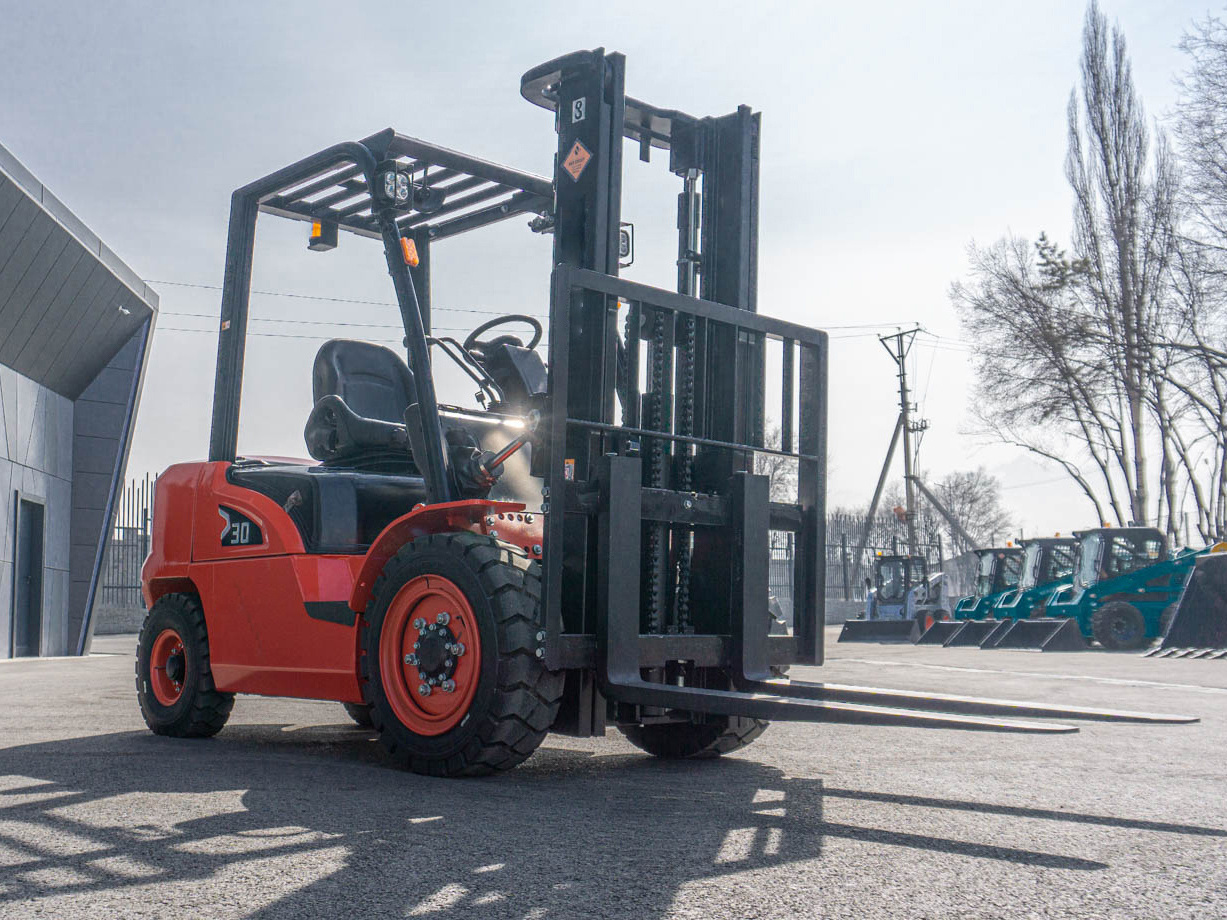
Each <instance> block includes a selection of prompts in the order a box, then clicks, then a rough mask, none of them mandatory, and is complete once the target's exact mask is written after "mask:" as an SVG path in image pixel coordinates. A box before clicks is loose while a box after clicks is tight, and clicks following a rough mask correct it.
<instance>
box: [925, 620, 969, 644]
mask: <svg viewBox="0 0 1227 920" xmlns="http://www.w3.org/2000/svg"><path fill="white" fill-rule="evenodd" d="M973 622H975V621H974V620H934V621H933V625H932V626H930V627H929V628H928V629H926V630H925V631H924V632H923V633H921V634H920V636H919V637H917V639H916V644H917V645H949V644H950V640H951V639H952V638H953V637H954V636H956V635H958V634H959V633H960V632H962V631H963V627H965V626H967V625H968V624H969V623H973Z"/></svg>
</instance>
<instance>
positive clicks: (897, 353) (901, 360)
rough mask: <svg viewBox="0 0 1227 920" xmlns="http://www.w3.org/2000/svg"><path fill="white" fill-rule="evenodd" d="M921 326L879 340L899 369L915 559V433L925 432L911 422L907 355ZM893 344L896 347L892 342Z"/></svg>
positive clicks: (901, 424) (909, 531)
mask: <svg viewBox="0 0 1227 920" xmlns="http://www.w3.org/2000/svg"><path fill="white" fill-rule="evenodd" d="M919 331H920V327H919V326H916V327H914V328H912V329H908V330H907V331H906V332H904V331H900V332H896V333H895V334H894V335H883V336H879V337H878V341H880V342H881V343H882V347H883V348H885V349H886V351H887V354H889V355H890V356H891V358H893V359H894V361H895V364H896V365H897V366H898V368H899V427H900V428H901V429H902V430H903V491H904V494H905V495H906V496H907V551H908V555H910V556H915V555H917V552H916V486H915V484H914V483H913V480H912V460H913V454H912V434H913V433H914V432H915V433H919V432H921V431H923V430H924V429H925V427H926V426H925V423H924V422H923V421H922V422H920V423H918V424H914V423H913V422H912V420H911V411H912V405H911V401H910V400H909V398H908V395H909V394H908V389H907V355H908V352H909V351H911V350H912V342H913V340H914V339H915V338H916V333H917V332H919ZM892 340H893V341H894V348H893V349H892V348H891V345H890V342H891V341H892Z"/></svg>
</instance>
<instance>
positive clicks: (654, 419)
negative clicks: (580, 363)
mask: <svg viewBox="0 0 1227 920" xmlns="http://www.w3.org/2000/svg"><path fill="white" fill-rule="evenodd" d="M648 353H649V360H650V361H651V368H650V379H649V382H648V394H649V395H648V403H649V407H648V423H647V424H646V425H645V426H644V427H645V428H647V429H649V430H651V431H664V430H665V418H664V407H665V317H664V312H663V311H661V310H655V311H653V320H652V338H651V347H650V348H649V349H648ZM648 441H649V443H648V444H647V445H646V446H647V448H648V482H649V483H650V484H651V486H652V487H653V488H656V489H662V488H664V485H665V444H664V441H663V440H662V439H660V438H650V439H648ZM666 552H667V532H666V530H665V525H664V524H657V523H653V524H651V525H649V527H648V577H647V588H648V598H647V600H648V629H649V631H650V632H653V633H659V632H662V631H663V630H662V627H663V625H664V624H663V612H664V598H663V594H664V585H663V584H662V582H661V572H662V570H663V569H664V567H665V566H664V560H665V554H666Z"/></svg>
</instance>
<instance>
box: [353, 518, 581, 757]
mask: <svg viewBox="0 0 1227 920" xmlns="http://www.w3.org/2000/svg"><path fill="white" fill-rule="evenodd" d="M542 629H543V627H542V616H541V570H540V566H539V565H538V564H537V563H536V562H534V561H533V560H531V559H529V558H528V556H527V555H526V554H525V553H524V552H523V551H521V550H518V549H516V548H514V547H511V546H508V545H506V544H502V543H499V542H498V541H497V540H495V539H494V538H492V537H487V536H482V535H479V534H473V533H467V532H466V533H445V534H433V535H431V536H427V537H420V538H418V539H416V540H414V541H412V542H410V543H407V544H406V545H405V546H403V547H401V549H400V551H399V552H397V554H396V555H395V556H393V557H392V558H391V559H390V560H388V562H387V564H386V565H385V566H384V569H383V573H382V574H381V575H380V577H379V579H378V581H376V583H375V587H374V591H373V593H372V599H371V602H370V604H369V605H368V607H367V610H366V614H365V616H364V625H363V629H362V631H361V649H360V668H361V675H362V681H363V698H364V699H365V701H366V704H367V705H368V706H369V707H370V713H371V721H372V723H373V724H374V728H375V729H376V731H378V732H379V739H380V741H381V743H382V744H383V745H384V747H385V748H386V749H387V750H388V751H389V753H391V754H392V756H393V758H394V759H395V760H396V761H397V762H398V763H400V764H402V765H404V766H407V767H408V768H409V769H411V770H413V771H414V772H416V773H424V774H427V775H431V776H477V775H482V774H487V773H492V772H495V771H497V770H507V769H510V768H511V767H514V766H516V765H517V764H519V763H521V762H522V761H524V760H525V759H527V758H528V757H529V756H530V755H531V754H532V753H533V752H534V751H535V750H536V749H537V747H538V746H539V745H540V744H541V742H542V741H543V740H544V739H545V736H546V734H547V733H548V732H549V729H550V726H551V725H552V724H553V722H554V717H555V716H556V715H557V714H558V706H559V703H560V701H561V699H562V690H563V675H562V673H561V672H556V671H549V670H547V669H546V668H545V665H544V664H543V662H542V660H541V655H542V642H543V640H544V638H545V636H544V632H543V631H542Z"/></svg>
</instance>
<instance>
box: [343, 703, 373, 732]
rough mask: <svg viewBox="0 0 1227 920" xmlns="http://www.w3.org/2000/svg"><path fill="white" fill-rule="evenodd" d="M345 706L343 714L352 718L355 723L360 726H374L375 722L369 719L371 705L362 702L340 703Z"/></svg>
mask: <svg viewBox="0 0 1227 920" xmlns="http://www.w3.org/2000/svg"><path fill="white" fill-rule="evenodd" d="M341 705H342V706H344V707H345V714H346V715H347V716H349V717H350V718H351V719H353V720H354V723H355V724H356V725H359V726H361V727H362V728H374V725H375V723H373V722H372V721H371V707H370V706H365V705H363V704H362V703H342V704H341Z"/></svg>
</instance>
